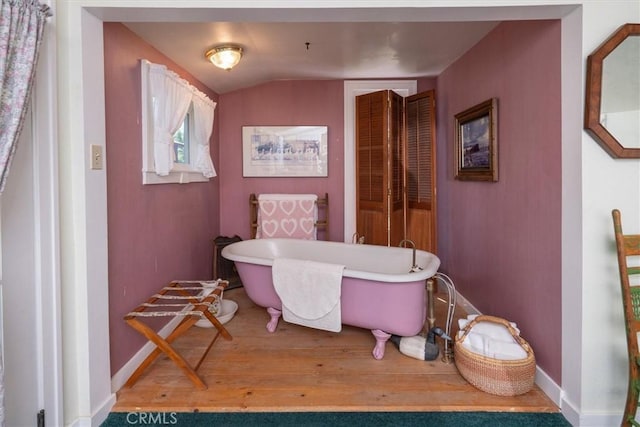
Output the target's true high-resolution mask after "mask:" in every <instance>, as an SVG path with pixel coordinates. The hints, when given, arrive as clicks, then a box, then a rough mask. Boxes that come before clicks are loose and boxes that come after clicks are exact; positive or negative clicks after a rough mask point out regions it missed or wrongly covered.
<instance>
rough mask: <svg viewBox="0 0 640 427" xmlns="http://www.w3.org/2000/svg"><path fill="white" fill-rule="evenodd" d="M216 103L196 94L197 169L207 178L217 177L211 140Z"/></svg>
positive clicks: (194, 111) (194, 106)
mask: <svg viewBox="0 0 640 427" xmlns="http://www.w3.org/2000/svg"><path fill="white" fill-rule="evenodd" d="M215 108H216V103H215V102H213V101H211V100H210V99H209V98H206V97H203V96H199V95H198V94H196V95H195V96H194V97H193V115H194V133H195V135H193V137H194V138H195V142H196V144H197V147H198V153H197V157H196V163H195V167H196V169H197V170H198V171H200V172H202V175H204V176H205V177H207V178H213V177H214V176H216V175H217V174H216V169H215V167H214V166H213V161H212V160H211V150H210V148H209V139H210V138H211V134H212V133H213V112H214V110H215Z"/></svg>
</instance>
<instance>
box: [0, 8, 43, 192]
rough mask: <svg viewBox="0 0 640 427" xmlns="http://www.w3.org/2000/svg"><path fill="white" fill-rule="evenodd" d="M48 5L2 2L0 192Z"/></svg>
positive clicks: (24, 108)
mask: <svg viewBox="0 0 640 427" xmlns="http://www.w3.org/2000/svg"><path fill="white" fill-rule="evenodd" d="M49 16H51V12H50V10H49V6H46V5H41V4H40V3H39V2H38V1H35V0H2V9H0V193H2V190H3V189H4V185H5V183H6V182H7V176H8V175H9V169H10V166H11V160H12V158H13V154H14V153H15V151H16V147H17V144H18V138H19V137H20V132H21V131H22V125H23V124H24V117H25V114H26V111H27V108H28V105H29V98H30V96H31V88H32V86H33V80H34V76H35V72H36V64H37V62H38V53H39V51H40V44H41V43H42V35H43V33H44V25H45V22H46V18H47V17H49Z"/></svg>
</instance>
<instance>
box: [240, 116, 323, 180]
mask: <svg viewBox="0 0 640 427" xmlns="http://www.w3.org/2000/svg"><path fill="white" fill-rule="evenodd" d="M327 155H328V152H327V126H243V127H242V175H243V176H245V177H292V176H299V177H303V176H306V177H325V176H327V175H328V173H327V159H328V157H327Z"/></svg>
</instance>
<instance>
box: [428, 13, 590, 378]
mask: <svg viewBox="0 0 640 427" xmlns="http://www.w3.org/2000/svg"><path fill="white" fill-rule="evenodd" d="M576 78H579V76H576ZM492 97H496V98H498V104H499V106H498V110H499V114H498V123H499V128H498V151H499V182H497V183H483V182H463V181H456V180H454V179H453V175H454V171H453V165H454V159H453V151H452V146H453V129H454V123H453V116H454V115H455V114H456V113H458V112H461V111H463V110H465V109H467V108H469V107H471V106H473V105H476V104H478V103H480V102H482V101H485V100H487V99H489V98H492ZM437 99H438V125H437V129H438V142H437V144H438V147H437V148H438V203H439V205H438V206H439V209H438V236H439V240H438V248H439V256H440V258H441V260H442V271H444V272H446V273H448V274H450V275H451V276H452V278H453V280H454V281H455V283H456V285H457V287H458V290H459V291H460V292H461V293H462V295H464V296H465V297H466V298H467V299H468V300H470V301H471V303H472V304H473V305H474V306H476V307H477V308H478V309H479V310H480V311H481V312H483V313H486V314H493V315H496V316H501V317H504V318H507V319H510V320H512V321H515V322H517V323H518V326H519V327H520V329H521V331H522V336H523V337H524V338H525V339H526V340H528V341H529V342H530V343H531V345H532V347H533V349H534V352H535V354H536V359H537V363H538V364H539V365H540V366H541V368H542V369H543V370H544V371H545V372H546V373H547V374H549V375H550V376H551V378H553V379H554V380H555V381H556V382H557V383H558V384H560V383H561V328H560V325H561V314H562V313H561V305H560V303H561V295H560V292H561V263H560V262H561V259H560V258H561V253H560V250H561V248H560V244H561V241H560V236H561V222H560V221H561V218H560V215H561V157H560V156H561V115H560V22H559V21H523V22H506V23H502V24H500V25H499V26H498V27H496V29H495V30H493V31H492V32H491V33H489V34H488V35H487V36H486V37H485V38H484V39H483V40H482V41H481V42H480V43H478V44H477V45H476V46H475V47H474V48H473V49H471V50H470V51H468V52H467V53H466V54H465V55H464V56H463V57H461V58H460V59H459V60H458V61H456V63H455V64H453V65H452V66H451V67H449V68H448V69H447V70H445V71H444V72H443V73H442V74H441V75H440V76H439V78H438V87H437Z"/></svg>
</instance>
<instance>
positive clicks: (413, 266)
mask: <svg viewBox="0 0 640 427" xmlns="http://www.w3.org/2000/svg"><path fill="white" fill-rule="evenodd" d="M407 243H409V244H410V245H411V248H412V249H413V259H412V261H411V270H409V273H415V272H416V271H420V270H422V267H419V266H418V265H417V264H416V244H415V243H413V240H409V239H404V240H402V241H400V243H398V246H400V247H401V248H406V247H407Z"/></svg>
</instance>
